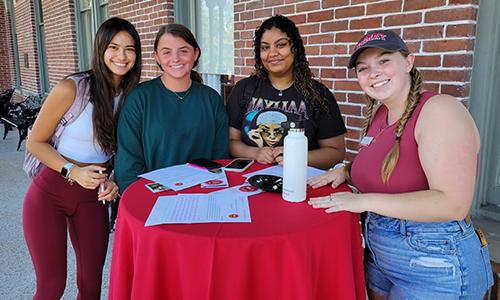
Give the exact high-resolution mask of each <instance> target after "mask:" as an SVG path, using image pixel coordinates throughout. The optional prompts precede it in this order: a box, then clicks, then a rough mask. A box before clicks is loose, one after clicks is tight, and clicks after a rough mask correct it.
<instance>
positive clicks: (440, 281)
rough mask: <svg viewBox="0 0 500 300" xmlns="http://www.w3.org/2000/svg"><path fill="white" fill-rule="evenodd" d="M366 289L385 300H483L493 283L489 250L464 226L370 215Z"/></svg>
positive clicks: (462, 222)
mask: <svg viewBox="0 0 500 300" xmlns="http://www.w3.org/2000/svg"><path fill="white" fill-rule="evenodd" d="M365 239H366V245H367V255H366V259H365V273H366V283H367V285H368V288H369V289H371V290H372V291H374V292H376V293H377V294H380V295H381V296H383V297H385V298H386V299H405V300H409V299H439V300H448V299H449V300H451V299H453V300H457V299H471V300H472V299H473V300H477V299H483V296H484V294H485V293H486V292H487V291H488V289H489V288H490V287H491V286H492V284H493V274H492V271H491V265H490V259H489V254H488V246H481V242H480V241H479V238H478V237H477V235H476V233H475V231H474V227H473V226H472V224H467V223H466V222H465V221H451V222H435V223H431V222H429V223H428V222H414V221H405V220H400V219H394V218H389V217H384V216H381V215H378V214H375V213H368V216H367V218H366V221H365Z"/></svg>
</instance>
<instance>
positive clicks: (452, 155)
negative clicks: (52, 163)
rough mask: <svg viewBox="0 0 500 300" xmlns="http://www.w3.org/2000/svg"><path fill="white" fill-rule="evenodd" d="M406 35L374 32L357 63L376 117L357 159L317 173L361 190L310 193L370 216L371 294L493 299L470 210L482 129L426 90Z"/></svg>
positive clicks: (323, 202)
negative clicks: (350, 184) (329, 193)
mask: <svg viewBox="0 0 500 300" xmlns="http://www.w3.org/2000/svg"><path fill="white" fill-rule="evenodd" d="M414 62H415V56H414V55H413V54H411V53H409V51H408V47H407V46H406V44H405V42H404V41H403V40H402V39H401V38H400V37H399V36H398V35H397V34H395V33H394V32H392V31H389V30H377V31H372V32H369V33H367V34H366V35H364V36H363V37H362V38H361V39H360V40H359V42H358V43H357V45H356V47H355V50H354V53H353V54H352V55H351V58H350V61H349V68H354V69H355V72H356V76H357V79H358V82H359V85H360V86H361V88H362V89H363V91H364V92H365V94H366V99H367V106H366V110H365V111H366V115H365V116H366V122H365V124H364V133H365V135H364V137H363V138H362V140H361V142H360V144H361V147H360V150H359V153H358V155H357V156H356V158H355V159H354V161H353V163H352V167H351V166H344V167H342V168H338V169H335V170H332V171H329V172H327V173H325V174H324V175H321V176H318V177H315V178H312V179H311V180H310V181H309V184H310V185H311V186H312V187H314V188H316V187H320V186H323V185H326V184H328V183H330V184H331V185H332V186H334V187H336V186H338V185H339V184H341V183H343V182H344V181H348V182H350V183H352V184H353V185H354V186H356V188H357V189H358V190H359V191H360V193H336V194H332V195H330V196H329V197H319V198H314V199H311V200H310V202H309V203H310V204H311V205H312V206H313V207H316V208H323V209H326V212H328V213H331V212H336V211H351V212H356V213H364V212H367V214H366V219H365V240H366V245H367V251H366V253H367V255H366V256H365V274H366V282H367V286H368V293H369V296H370V299H440V300H444V299H450V300H451V299H483V296H484V295H485V293H486V292H487V290H488V289H489V288H490V287H491V285H492V272H491V266H490V263H489V255H488V247H487V245H486V241H485V240H484V239H483V238H482V236H481V234H476V232H475V230H474V227H473V225H472V222H471V220H470V216H469V210H470V207H471V204H472V200H473V194H474V186H475V181H476V174H477V160H478V153H479V133H478V130H477V128H476V125H475V124H474V121H473V119H472V117H471V115H470V114H469V112H468V111H467V109H466V108H465V107H464V106H463V105H462V104H461V103H460V102H459V101H457V99H455V98H453V97H451V96H449V95H442V94H437V93H435V92H429V91H423V89H422V75H421V74H420V72H419V71H418V70H417V69H416V67H415V64H414Z"/></svg>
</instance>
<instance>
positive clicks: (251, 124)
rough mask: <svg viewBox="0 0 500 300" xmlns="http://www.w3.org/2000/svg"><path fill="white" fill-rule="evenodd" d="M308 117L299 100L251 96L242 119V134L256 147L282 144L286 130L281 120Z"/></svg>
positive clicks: (304, 106)
mask: <svg viewBox="0 0 500 300" xmlns="http://www.w3.org/2000/svg"><path fill="white" fill-rule="evenodd" d="M303 119H308V116H307V109H306V104H305V102H304V101H300V104H299V105H297V102H296V101H293V100H292V101H290V100H278V101H273V100H268V99H262V98H257V97H253V98H252V101H251V102H250V103H249V104H248V108H247V111H246V113H245V116H244V119H243V124H242V125H243V126H242V129H243V135H244V139H246V140H247V141H248V142H250V143H251V144H254V145H255V146H257V147H279V146H283V138H284V136H285V135H286V130H285V129H284V128H283V127H282V126H281V123H282V122H286V121H298V120H303Z"/></svg>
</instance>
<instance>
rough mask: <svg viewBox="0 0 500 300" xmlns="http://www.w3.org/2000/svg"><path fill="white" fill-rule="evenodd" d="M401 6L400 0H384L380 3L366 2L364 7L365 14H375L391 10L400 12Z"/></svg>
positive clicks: (386, 12)
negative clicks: (366, 4)
mask: <svg viewBox="0 0 500 300" xmlns="http://www.w3.org/2000/svg"><path fill="white" fill-rule="evenodd" d="M401 6H402V3H401V0H395V1H384V2H382V3H374V4H368V6H367V7H366V14H367V15H375V14H388V13H391V12H400V11H401Z"/></svg>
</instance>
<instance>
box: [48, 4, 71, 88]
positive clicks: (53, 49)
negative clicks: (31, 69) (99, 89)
mask: <svg viewBox="0 0 500 300" xmlns="http://www.w3.org/2000/svg"><path fill="white" fill-rule="evenodd" d="M73 2H74V0H44V1H42V11H43V19H44V29H45V30H44V31H45V52H46V56H47V68H48V69H47V70H48V73H49V82H50V87H51V88H52V87H54V86H55V85H56V84H57V83H58V82H59V81H60V80H61V79H63V78H64V77H66V76H67V75H68V74H71V73H74V72H77V71H78V52H77V44H76V31H75V10H74V4H73Z"/></svg>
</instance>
